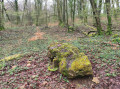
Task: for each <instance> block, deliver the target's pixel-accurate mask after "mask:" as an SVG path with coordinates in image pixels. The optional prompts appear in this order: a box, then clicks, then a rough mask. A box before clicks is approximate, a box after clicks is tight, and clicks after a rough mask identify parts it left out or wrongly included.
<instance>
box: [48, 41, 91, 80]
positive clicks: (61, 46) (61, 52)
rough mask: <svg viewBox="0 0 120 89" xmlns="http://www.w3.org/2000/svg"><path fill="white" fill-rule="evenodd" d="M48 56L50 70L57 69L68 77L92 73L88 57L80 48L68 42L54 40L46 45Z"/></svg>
mask: <svg viewBox="0 0 120 89" xmlns="http://www.w3.org/2000/svg"><path fill="white" fill-rule="evenodd" d="M48 57H49V59H50V61H51V65H50V66H49V67H48V69H49V70H51V71H56V70H57V69H59V71H60V72H61V73H62V74H63V75H65V76H67V77H68V78H74V77H76V76H85V75H92V74H93V71H92V66H91V63H90V61H89V60H88V57H87V56H86V55H85V54H84V53H81V52H80V50H79V49H78V48H77V47H75V46H73V45H71V44H68V43H59V42H55V43H52V44H50V46H49V47H48Z"/></svg>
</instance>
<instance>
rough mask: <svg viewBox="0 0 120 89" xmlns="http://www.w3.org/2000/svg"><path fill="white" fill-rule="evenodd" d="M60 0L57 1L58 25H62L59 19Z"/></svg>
mask: <svg viewBox="0 0 120 89" xmlns="http://www.w3.org/2000/svg"><path fill="white" fill-rule="evenodd" d="M60 9H61V8H60V0H57V11H58V20H59V24H61V23H62V19H61V10H60Z"/></svg>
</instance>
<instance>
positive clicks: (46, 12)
mask: <svg viewBox="0 0 120 89" xmlns="http://www.w3.org/2000/svg"><path fill="white" fill-rule="evenodd" d="M45 9H46V27H48V17H47V16H48V13H47V0H46V2H45Z"/></svg>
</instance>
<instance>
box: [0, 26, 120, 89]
mask: <svg viewBox="0 0 120 89" xmlns="http://www.w3.org/2000/svg"><path fill="white" fill-rule="evenodd" d="M79 28H81V29H82V28H83V26H82V27H79ZM1 33H2V35H1V37H0V54H1V55H0V59H4V57H7V56H10V55H15V54H22V55H23V56H22V57H20V58H16V59H15V60H12V61H8V62H6V61H4V62H1V63H0V67H1V70H0V80H1V81H0V88H1V89H8V88H10V89H11V88H15V89H23V88H26V89H33V88H36V89H38V88H39V89H96V88H97V89H119V87H120V45H119V41H118V40H116V39H118V38H119V36H117V34H118V33H114V35H113V36H94V37H84V35H83V34H81V33H79V32H77V31H75V32H72V33H68V32H67V30H66V29H65V28H61V27H58V26H55V27H51V28H48V29H41V27H35V26H28V27H16V28H10V29H7V30H3V31H1ZM51 42H68V43H71V44H73V45H75V46H76V47H78V48H79V49H80V51H81V52H84V53H85V54H86V55H87V56H88V58H89V60H90V61H91V63H92V67H93V73H94V75H93V76H87V77H79V78H75V79H67V78H66V77H64V76H62V75H61V74H60V73H59V72H58V71H56V72H50V71H48V70H47V66H48V64H49V59H48V58H47V55H46V54H47V47H48V45H49V44H50V43H51Z"/></svg>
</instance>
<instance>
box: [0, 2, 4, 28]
mask: <svg viewBox="0 0 120 89" xmlns="http://www.w3.org/2000/svg"><path fill="white" fill-rule="evenodd" d="M2 4H3V3H2V0H0V30H3V29H4V24H3V8H2V6H3V5H2Z"/></svg>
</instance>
